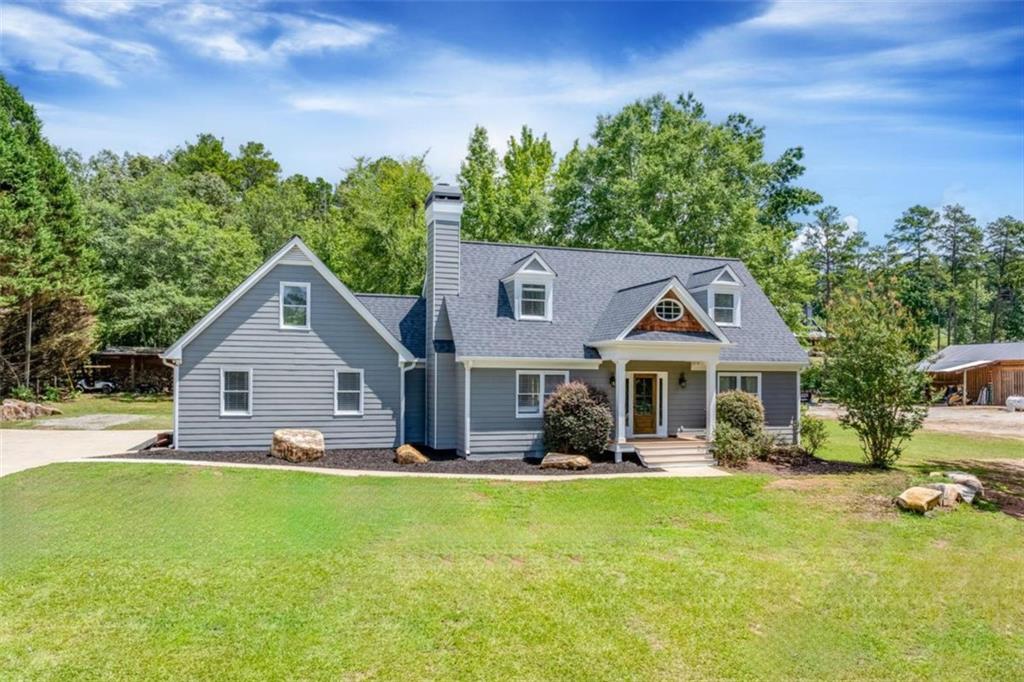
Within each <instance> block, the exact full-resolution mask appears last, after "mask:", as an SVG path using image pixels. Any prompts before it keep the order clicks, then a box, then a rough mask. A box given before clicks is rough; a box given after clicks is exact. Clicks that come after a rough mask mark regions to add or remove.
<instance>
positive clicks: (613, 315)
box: [590, 277, 674, 342]
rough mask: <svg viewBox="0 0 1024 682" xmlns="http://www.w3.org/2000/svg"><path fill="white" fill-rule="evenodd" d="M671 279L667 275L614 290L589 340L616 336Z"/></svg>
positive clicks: (614, 337) (608, 338)
mask: <svg viewBox="0 0 1024 682" xmlns="http://www.w3.org/2000/svg"><path fill="white" fill-rule="evenodd" d="M673 279H674V278H673V277H667V278H663V279H659V280H656V281H654V282H647V283H646V284H641V285H639V286H634V287H628V288H626V289H619V290H618V291H616V292H615V293H614V294H612V297H611V300H609V301H608V305H607V306H605V309H604V313H602V314H601V317H600V319H598V321H597V324H595V325H594V331H593V332H592V333H591V334H590V341H591V342H594V341H610V340H612V339H616V338H618V336H619V334H621V333H622V332H623V331H625V329H626V325H628V324H629V323H630V322H632V321H633V320H635V319H636V318H637V316H638V315H639V314H640V313H642V312H643V311H644V308H646V307H647V306H648V305H650V303H651V300H652V299H653V298H654V297H655V296H657V295H658V294H660V293H661V290H662V289H664V288H665V287H666V286H667V285H668V283H669V282H671V281H672V280H673Z"/></svg>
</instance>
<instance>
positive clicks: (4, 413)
mask: <svg viewBox="0 0 1024 682" xmlns="http://www.w3.org/2000/svg"><path fill="white" fill-rule="evenodd" d="M55 414H64V413H63V412H61V411H60V410H58V409H57V408H56V407H49V406H47V405H42V404H40V403H29V402H25V401H24V400H15V399H14V398H7V399H6V400H4V401H3V403H0V421H5V422H13V421H20V420H22V419H34V418H35V417H50V416H53V415H55Z"/></svg>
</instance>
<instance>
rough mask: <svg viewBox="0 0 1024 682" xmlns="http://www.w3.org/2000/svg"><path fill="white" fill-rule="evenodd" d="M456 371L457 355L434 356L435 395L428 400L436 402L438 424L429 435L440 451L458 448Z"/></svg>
mask: <svg viewBox="0 0 1024 682" xmlns="http://www.w3.org/2000/svg"><path fill="white" fill-rule="evenodd" d="M456 369H457V365H456V364H455V353H435V354H434V370H435V373H432V378H433V383H434V384H435V386H434V394H433V395H432V396H428V398H429V399H432V400H436V410H435V415H434V417H435V421H436V424H435V425H434V427H433V428H434V432H433V433H431V434H428V439H430V438H433V447H435V448H437V449H438V450H451V449H453V448H455V447H457V443H456V441H455V437H456V434H457V432H458V428H457V422H458V414H457V408H456V405H457V400H458V392H457V391H456V388H455V376H456Z"/></svg>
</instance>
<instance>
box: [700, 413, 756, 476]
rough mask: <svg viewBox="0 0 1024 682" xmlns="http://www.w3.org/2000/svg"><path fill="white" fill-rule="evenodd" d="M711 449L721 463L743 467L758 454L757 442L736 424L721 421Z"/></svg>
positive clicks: (716, 429) (716, 428)
mask: <svg viewBox="0 0 1024 682" xmlns="http://www.w3.org/2000/svg"><path fill="white" fill-rule="evenodd" d="M711 450H712V452H714V455H715V459H716V460H718V463H719V464H725V465H726V466H736V467H741V466H743V465H745V464H746V463H747V461H748V460H750V459H753V458H755V457H756V456H757V452H756V451H757V443H756V441H755V440H754V439H753V438H750V437H749V436H747V435H746V434H744V433H743V432H742V431H740V430H739V429H738V428H736V427H735V426H731V425H729V424H728V423H727V422H719V423H718V425H717V426H716V427H715V439H714V442H713V443H712V445H711Z"/></svg>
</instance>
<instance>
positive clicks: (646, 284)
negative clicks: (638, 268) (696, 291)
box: [615, 275, 682, 294]
mask: <svg viewBox="0 0 1024 682" xmlns="http://www.w3.org/2000/svg"><path fill="white" fill-rule="evenodd" d="M670 279H674V280H676V281H678V280H679V278H678V277H676V276H675V275H669V276H668V277H662V278H661V279H652V280H651V281H650V282H641V283H640V284H634V285H632V286H628V287H622V288H621V289H617V290H616V291H615V293H617V294H618V293H621V292H623V291H629V290H630V289H639V288H640V287H649V286H651V285H652V284H660V283H662V282H667V281H669V280H670ZM680 284H682V282H680Z"/></svg>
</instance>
